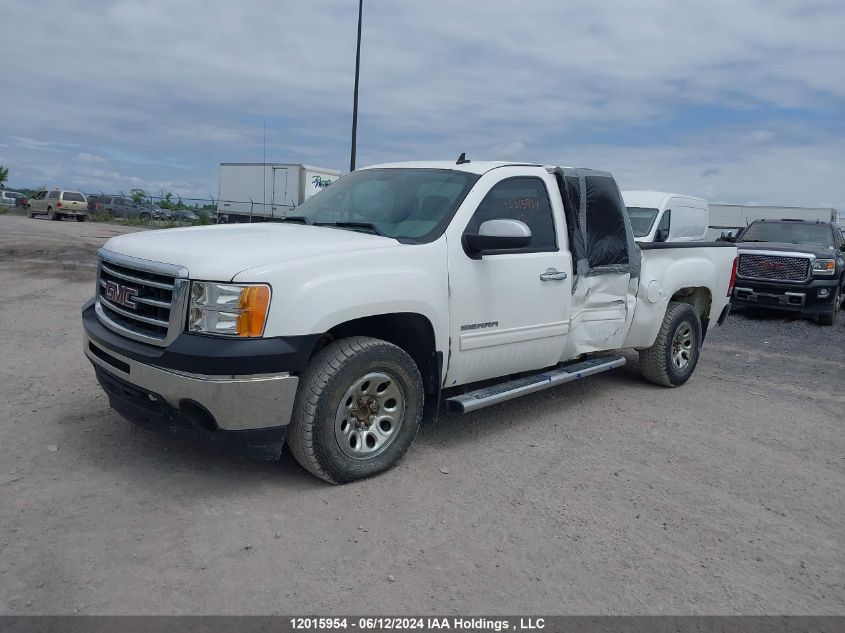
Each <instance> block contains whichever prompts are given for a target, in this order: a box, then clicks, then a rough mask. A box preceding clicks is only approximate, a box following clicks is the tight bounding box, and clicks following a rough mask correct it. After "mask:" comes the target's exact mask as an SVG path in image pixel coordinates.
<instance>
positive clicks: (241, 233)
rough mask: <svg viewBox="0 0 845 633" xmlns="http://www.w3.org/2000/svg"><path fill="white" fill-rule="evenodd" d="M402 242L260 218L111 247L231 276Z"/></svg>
mask: <svg viewBox="0 0 845 633" xmlns="http://www.w3.org/2000/svg"><path fill="white" fill-rule="evenodd" d="M397 246H399V242H397V241H396V240H394V239H392V238H389V237H381V236H378V235H370V234H368V233H359V232H356V231H351V230H345V229H337V228H331V227H319V226H305V225H302V224H280V223H274V222H261V223H256V224H235V225H232V224H228V225H215V226H202V227H188V228H182V229H163V230H151V231H144V232H141V233H132V234H130V235H120V236H118V237H113V238H112V239H110V240H109V241H108V242H106V245H105V248H106V250H109V251H112V252H115V253H120V254H122V255H129V256H130V257H139V258H141V259H147V260H151V261H155V262H160V263H164V264H177V265H179V266H184V267H185V268H187V269H188V274H189V276H190V278H191V279H207V280H210V281H230V280H231V279H233V278H234V277H235V276H236V275H237V274H238V273H240V272H243V271H245V270H248V269H250V268H255V267H258V266H267V265H271V264H276V263H279V262H284V261H288V260H294V259H305V258H310V257H318V256H320V255H325V254H337V253H342V252H350V251H365V250H371V249H380V248H390V247H397Z"/></svg>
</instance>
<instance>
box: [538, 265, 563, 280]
mask: <svg viewBox="0 0 845 633" xmlns="http://www.w3.org/2000/svg"><path fill="white" fill-rule="evenodd" d="M566 276H567V275H566V273H564V272H559V271H557V270H555V269H554V268H549V269H547V270H546V272H544V273H543V274H542V275H540V281H560V280H561V279H566Z"/></svg>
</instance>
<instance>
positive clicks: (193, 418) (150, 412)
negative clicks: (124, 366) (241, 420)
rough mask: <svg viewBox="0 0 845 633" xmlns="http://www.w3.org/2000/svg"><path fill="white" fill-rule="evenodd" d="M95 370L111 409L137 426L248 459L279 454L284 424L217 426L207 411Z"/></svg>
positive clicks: (283, 439)
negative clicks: (183, 407)
mask: <svg viewBox="0 0 845 633" xmlns="http://www.w3.org/2000/svg"><path fill="white" fill-rule="evenodd" d="M94 370H95V372H96V375H97V381H98V382H99V383H100V386H101V387H102V388H103V391H105V392H106V395H107V396H108V398H109V405H110V406H111V408H112V409H114V410H115V411H117V412H118V413H119V414H120V415H121V416H123V417H124V418H126V419H127V420H129V421H130V422H132V423H134V424H137V425H138V426H140V427H143V428H145V429H149V430H151V431H156V432H164V433H169V434H172V435H177V436H180V437H183V438H187V439H190V440H199V441H203V442H206V443H209V444H214V445H216V446H222V447H224V448H226V449H228V450H233V451H235V452H237V453H239V454H241V455H244V456H247V457H250V458H251V459H257V460H275V459H279V457H280V456H281V453H282V448H283V447H284V444H285V435H286V433H287V427H286V426H276V427H271V428H264V429H248V430H243V431H229V430H225V429H220V428H218V427H217V424H216V422H215V421H214V418H213V417H211V416H210V414H209V413H208V412H207V411H204V410H202V411H201V410H199V409H191V408H189V409H188V410H187V411H182V410H180V409H176V408H174V407H171V406H170V405H169V404H168V403H167V402H166V401H165V400H164V399H162V398H161V397H160V396H159V395H158V394H154V393H152V392H150V391H146V390H143V389H140V388H139V387H136V386H135V385H132V384H129V383H128V382H126V381H125V380H122V379H120V378H118V377H117V376H115V375H113V374H111V373H109V372H107V371H105V370H104V369H102V368H101V367H98V366H96V365H95V366H94Z"/></svg>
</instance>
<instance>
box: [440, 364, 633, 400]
mask: <svg viewBox="0 0 845 633" xmlns="http://www.w3.org/2000/svg"><path fill="white" fill-rule="evenodd" d="M624 364H625V357H624V356H597V357H595V358H588V359H587V360H582V361H578V362H575V363H568V364H564V365H558V366H557V367H555V368H554V369H551V370H549V371H544V372H541V373H539V374H534V375H533V376H526V377H524V378H516V379H515V380H509V381H508V382H503V383H499V384H498V385H493V386H492V387H483V388H481V389H476V390H475V391H470V392H469V393H464V394H461V395H459V396H455V397H453V398H449V399H447V400H446V408H447V410H449V411H456V412H458V413H469V412H470V411H475V410H476V409H483V408H484V407H489V406H490V405H491V404H499V403H500V402H505V401H506V400H513V399H514V398H518V397H520V396H525V395H527V394H529V393H534V392H536V391H542V390H543V389H548V388H549V387H554V386H556V385H562V384H563V383H565V382H572V381H573V380H580V379H581V378H586V377H587V376H592V375H593V374H600V373H601V372H603V371H607V370H609V369H616V368H617V367H622V365H624Z"/></svg>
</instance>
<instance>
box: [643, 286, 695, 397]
mask: <svg viewBox="0 0 845 633" xmlns="http://www.w3.org/2000/svg"><path fill="white" fill-rule="evenodd" d="M700 350H701V321H700V320H699V318H698V314H697V313H696V311H695V310H694V309H693V307H692V306H691V305H689V304H688V303H679V302H677V301H670V302H669V305H668V306H667V308H666V314H665V316H664V317H663V324H662V325H661V326H660V331H659V332H658V333H657V338H656V339H655V341H654V345H652V346H651V347H649V348H648V349H644V350H641V351H640V371H641V372H642V375H643V377H644V378H645V379H646V380H648V381H649V382H653V383H654V384H656V385H662V386H664V387H678V386H680V385H682V384H684V383H685V382H686V381H687V380H689V378H690V376H692V372H693V371H694V370H695V366H696V364H697V363H698V356H699V352H700Z"/></svg>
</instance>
